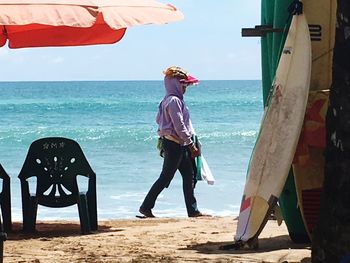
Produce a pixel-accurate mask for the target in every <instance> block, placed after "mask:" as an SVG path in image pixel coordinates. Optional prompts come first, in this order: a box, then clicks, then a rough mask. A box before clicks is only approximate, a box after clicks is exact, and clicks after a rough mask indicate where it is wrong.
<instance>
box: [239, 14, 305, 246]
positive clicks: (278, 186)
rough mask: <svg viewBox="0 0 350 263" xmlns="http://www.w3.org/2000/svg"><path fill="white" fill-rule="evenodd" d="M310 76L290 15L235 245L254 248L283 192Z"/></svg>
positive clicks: (298, 19)
mask: <svg viewBox="0 0 350 263" xmlns="http://www.w3.org/2000/svg"><path fill="white" fill-rule="evenodd" d="M310 75H311V41H310V35H309V28H308V24H307V21H306V18H305V15H304V14H301V15H294V16H293V18H292V22H291V26H290V28H289V32H288V36H287V39H286V42H285V45H284V48H283V52H282V55H281V58H280V61H279V64H278V68H277V71H276V76H275V81H274V83H273V88H272V94H271V97H270V101H269V104H268V106H267V107H266V108H265V112H264V117H263V120H262V123H261V127H260V132H259V136H258V139H257V141H256V144H255V147H254V150H253V153H252V156H251V160H250V164H249V169H248V173H247V182H246V185H245V189H244V194H243V198H242V203H241V208H240V214H239V219H238V225H237V232H236V236H235V241H236V243H241V244H247V245H248V246H251V245H252V244H253V242H255V240H256V239H257V237H258V235H259V234H260V232H261V231H262V229H263V227H264V226H265V224H266V221H267V218H268V215H269V214H270V212H271V210H272V209H273V208H274V206H275V205H276V203H277V200H278V197H279V196H280V194H281V192H282V190H283V187H284V185H285V182H286V179H287V176H288V172H289V170H290V167H291V164H292V161H293V157H294V153H295V149H296V146H297V143H298V139H299V135H300V131H301V127H302V124H303V120H304V115H305V109H306V104H307V98H308V93H309V85H310Z"/></svg>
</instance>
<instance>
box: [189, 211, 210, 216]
mask: <svg viewBox="0 0 350 263" xmlns="http://www.w3.org/2000/svg"><path fill="white" fill-rule="evenodd" d="M188 217H211V215H208V214H203V213H201V212H199V211H198V212H196V213H194V214H192V215H189V216H188Z"/></svg>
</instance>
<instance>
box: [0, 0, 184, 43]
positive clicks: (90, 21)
mask: <svg viewBox="0 0 350 263" xmlns="http://www.w3.org/2000/svg"><path fill="white" fill-rule="evenodd" d="M183 17H184V16H183V14H182V13H181V12H180V11H178V10H177V9H176V8H175V7H174V6H172V5H169V4H163V3H160V2H158V1H155V0H0V46H4V45H5V44H6V41H8V45H9V47H10V48H23V47H45V46H80V45H94V44H111V43H115V42H118V41H119V40H121V39H122V37H123V36H124V34H125V30H126V28H128V27H131V26H136V25H146V24H166V23H170V22H175V21H179V20H181V19H183Z"/></svg>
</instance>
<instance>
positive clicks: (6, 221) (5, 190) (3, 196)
mask: <svg viewBox="0 0 350 263" xmlns="http://www.w3.org/2000/svg"><path fill="white" fill-rule="evenodd" d="M0 178H1V179H2V191H1V193H0V206H1V214H2V219H3V228H4V231H5V232H11V231H12V220H11V190H10V176H9V175H8V174H7V173H6V171H5V169H4V168H3V167H2V165H1V164H0Z"/></svg>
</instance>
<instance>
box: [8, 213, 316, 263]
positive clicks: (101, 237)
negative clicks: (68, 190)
mask: <svg viewBox="0 0 350 263" xmlns="http://www.w3.org/2000/svg"><path fill="white" fill-rule="evenodd" d="M236 225H237V220H235V219H234V218H233V217H202V218H176V219H172V218H155V219H136V218H135V220H112V221H100V222H99V230H98V231H96V232H95V233H92V234H89V235H81V234H80V226H79V222H68V221H67V222H66V221H57V222H56V221H55V222H47V221H45V222H38V224H37V230H38V231H37V233H35V234H24V233H22V232H21V231H20V229H21V224H20V223H14V224H13V227H14V232H13V233H9V235H8V240H7V241H5V243H4V262H35V263H39V262H52V263H59V262H62V263H63V262H65V263H68V262H249V263H253V262H265V263H267V262H279V263H286V262H289V263H292V262H303V263H307V262H311V260H310V256H311V252H310V247H309V245H308V244H303V245H300V244H299V245H298V244H294V243H293V242H292V241H291V240H290V239H289V236H288V232H287V229H286V226H285V225H284V224H282V225H281V226H278V225H277V223H276V221H273V220H270V221H269V222H268V223H267V225H266V227H265V229H264V230H263V232H262V233H261V235H260V239H259V248H258V249H257V250H240V251H235V250H228V251H223V250H220V249H219V247H220V246H222V245H227V244H230V243H232V241H233V236H234V233H235V229H236Z"/></svg>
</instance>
